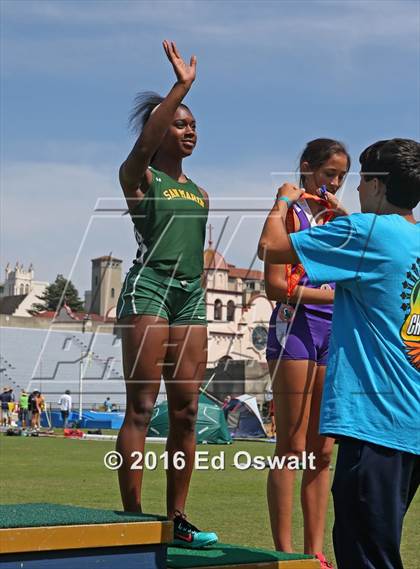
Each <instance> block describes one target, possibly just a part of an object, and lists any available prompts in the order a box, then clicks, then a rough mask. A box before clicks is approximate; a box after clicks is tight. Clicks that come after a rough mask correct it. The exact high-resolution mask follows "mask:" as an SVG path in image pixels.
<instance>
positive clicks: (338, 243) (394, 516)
mask: <svg viewBox="0 0 420 569" xmlns="http://www.w3.org/2000/svg"><path fill="white" fill-rule="evenodd" d="M360 163H361V181H360V185H359V187H358V191H359V198H360V204H361V210H362V213H360V214H352V215H350V216H347V217H339V218H337V219H335V220H334V221H331V222H330V223H328V224H327V225H325V226H318V227H314V228H310V229H308V230H306V231H301V232H299V233H293V234H291V235H288V234H287V231H286V226H285V217H286V213H287V209H288V207H290V205H291V204H292V203H294V202H295V201H297V200H298V199H299V197H300V196H301V194H302V190H301V189H299V188H296V187H295V186H293V185H291V184H284V185H283V186H282V187H281V188H280V189H279V190H278V194H277V199H276V202H275V205H274V207H273V209H272V210H271V212H270V214H269V216H268V218H267V220H266V222H265V225H264V229H263V231H262V235H261V238H260V242H259V247H258V254H259V257H260V258H261V259H264V260H265V261H267V262H269V263H293V264H296V263H299V262H300V263H302V264H303V266H304V268H305V271H306V273H307V275H308V277H309V279H310V281H311V282H313V283H315V284H316V283H323V282H326V281H334V282H335V283H336V290H335V299H334V314H333V322H332V334H331V341H330V348H329V359H328V363H327V374H326V379H325V385H324V392H323V398H322V405H321V418H320V433H321V434H322V435H325V436H332V437H335V438H337V439H338V441H339V451H338V457H337V464H336V470H335V477H334V483H333V488H332V493H333V498H334V509H335V522H334V529H333V540H334V551H335V555H336V559H337V563H338V567H339V569H356V568H357V569H364V568H366V569H367V568H369V569H373V568H375V569H391V568H392V569H402V567H403V565H402V561H401V556H400V540H401V531H402V523H403V518H404V515H405V513H406V511H407V509H408V506H409V504H410V502H411V500H412V498H413V497H414V495H415V493H416V490H417V488H418V486H419V482H420V223H416V220H415V218H414V216H413V211H412V210H413V208H415V207H416V205H417V204H418V203H419V201H420V143H418V142H416V141H414V140H406V139H392V140H384V141H379V142H376V143H375V144H373V145H371V146H369V147H368V148H366V150H364V151H363V152H362V154H361V156H360Z"/></svg>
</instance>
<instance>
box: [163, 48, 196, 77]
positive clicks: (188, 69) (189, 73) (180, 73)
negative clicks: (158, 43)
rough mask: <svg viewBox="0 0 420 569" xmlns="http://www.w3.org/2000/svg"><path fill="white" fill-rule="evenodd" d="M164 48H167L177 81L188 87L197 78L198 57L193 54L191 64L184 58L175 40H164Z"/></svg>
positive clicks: (167, 54) (166, 51)
mask: <svg viewBox="0 0 420 569" xmlns="http://www.w3.org/2000/svg"><path fill="white" fill-rule="evenodd" d="M163 49H164V50H165V53H166V56H167V58H168V59H169V61H170V62H171V64H172V67H173V68H174V71H175V75H176V78H177V81H178V82H179V83H182V84H184V85H186V86H188V87H190V86H191V84H192V82H193V81H194V79H195V74H196V67H197V58H196V57H195V55H193V56H192V57H191V59H190V64H189V65H188V64H187V63H185V61H184V60H183V59H182V57H181V54H180V53H179V51H178V49H177V47H176V44H175V42H173V41H171V42H169V41H167V40H165V41H164V42H163Z"/></svg>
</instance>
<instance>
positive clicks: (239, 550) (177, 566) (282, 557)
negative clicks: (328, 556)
mask: <svg viewBox="0 0 420 569" xmlns="http://www.w3.org/2000/svg"><path fill="white" fill-rule="evenodd" d="M292 559H313V555H303V554H302V555H300V554H298V553H282V552H281V551H267V550H266V549H257V548H255V547H244V546H242V545H225V544H223V543H218V544H217V545H212V546H209V547H207V548H205V549H184V548H181V547H169V548H168V557H167V564H168V565H167V566H168V569H169V568H170V569H188V568H189V567H206V566H208V565H213V566H214V567H217V566H218V565H230V564H231V565H234V564H236V563H263V562H264V561H266V562H268V561H291V560H292Z"/></svg>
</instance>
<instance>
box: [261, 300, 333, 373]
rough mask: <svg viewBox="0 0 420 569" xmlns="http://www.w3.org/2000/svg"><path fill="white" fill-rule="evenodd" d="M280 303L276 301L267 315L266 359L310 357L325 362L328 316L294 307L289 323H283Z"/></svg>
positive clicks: (328, 338)
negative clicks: (268, 323)
mask: <svg viewBox="0 0 420 569" xmlns="http://www.w3.org/2000/svg"><path fill="white" fill-rule="evenodd" d="M280 306H281V304H277V306H276V308H275V309H274V310H273V314H272V315H271V318H270V326H269V332H268V338H267V351H266V358H267V360H278V359H282V360H311V361H314V362H316V363H317V364H318V365H327V359H328V344H329V341H330V334H331V319H330V318H328V317H327V318H326V317H325V315H322V314H321V313H320V314H316V313H314V312H311V311H309V310H306V309H305V308H298V309H297V310H296V311H295V314H294V317H293V319H292V320H291V322H284V321H283V320H282V319H281V318H280V316H279V309H280Z"/></svg>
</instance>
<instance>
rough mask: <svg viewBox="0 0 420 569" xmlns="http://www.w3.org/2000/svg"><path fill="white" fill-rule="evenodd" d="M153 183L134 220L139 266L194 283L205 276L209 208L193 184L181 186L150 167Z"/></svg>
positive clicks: (189, 181) (133, 213) (187, 183)
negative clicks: (204, 256)
mask: <svg viewBox="0 0 420 569" xmlns="http://www.w3.org/2000/svg"><path fill="white" fill-rule="evenodd" d="M149 170H150V172H151V173H152V183H151V185H150V188H149V189H148V191H147V192H146V194H145V196H144V198H143V199H142V201H141V202H139V203H138V204H137V205H136V207H135V208H134V209H133V210H132V212H131V216H132V220H133V223H134V227H135V235H136V239H137V243H138V246H139V248H138V251H137V259H136V261H135V262H136V263H137V264H141V265H145V266H147V267H150V268H151V269H154V270H156V271H165V272H166V274H168V275H173V276H175V277H176V278H178V279H186V280H192V279H195V278H197V277H199V276H200V275H201V273H202V272H203V248H204V239H205V234H206V223H207V217H208V207H207V204H206V202H205V201H204V198H203V194H202V192H201V191H200V190H199V189H198V187H197V186H196V184H194V182H192V181H191V180H187V182H185V183H181V182H177V181H176V180H174V179H173V178H171V177H170V176H168V175H167V174H165V172H161V171H160V170H156V169H155V168H152V167H151V166H149Z"/></svg>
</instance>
